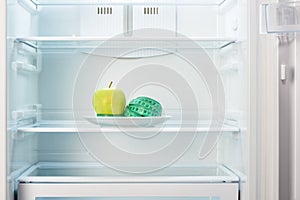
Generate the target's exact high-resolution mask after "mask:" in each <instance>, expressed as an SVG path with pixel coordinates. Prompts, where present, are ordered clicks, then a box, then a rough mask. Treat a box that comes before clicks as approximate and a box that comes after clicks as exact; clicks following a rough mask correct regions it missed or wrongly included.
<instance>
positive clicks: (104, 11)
mask: <svg viewBox="0 0 300 200" xmlns="http://www.w3.org/2000/svg"><path fill="white" fill-rule="evenodd" d="M112 13H113V9H112V7H98V8H97V14H98V15H112Z"/></svg>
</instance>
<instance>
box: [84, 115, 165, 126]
mask: <svg viewBox="0 0 300 200" xmlns="http://www.w3.org/2000/svg"><path fill="white" fill-rule="evenodd" d="M170 118H171V117H170V116H160V117H85V119H86V120H87V121H89V122H91V123H93V124H96V125H100V126H131V127H132V126H133V127H137V126H155V125H157V124H162V123H164V122H165V121H167V120H168V119H170Z"/></svg>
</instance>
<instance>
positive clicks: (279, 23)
mask: <svg viewBox="0 0 300 200" xmlns="http://www.w3.org/2000/svg"><path fill="white" fill-rule="evenodd" d="M299 11H300V1H296V2H279V3H266V4H262V5H261V17H260V20H261V22H260V26H261V32H262V33H278V34H280V33H289V32H292V33H293V32H300V21H299V17H300V12H299Z"/></svg>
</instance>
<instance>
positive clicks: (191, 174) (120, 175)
mask: <svg viewBox="0 0 300 200" xmlns="http://www.w3.org/2000/svg"><path fill="white" fill-rule="evenodd" d="M18 181H19V182H31V183H39V182H47V183H49V182H52V183H53V182H54V183H60V182H63V183H74V182H75V183H87V182H88V183H122V182H125V183H140V182H143V183H152V182H155V183H159V182H164V183H172V182H173V183H181V182H185V183H186V182H198V183H207V182H209V183H237V182H239V178H238V177H237V176H236V175H235V174H233V173H232V172H231V171H230V170H229V169H227V168H226V167H224V166H222V165H212V164H210V165H209V164H206V165H204V164H203V165H200V166H171V167H167V168H163V169H161V170H158V171H155V172H151V173H143V174H139V173H136V174H130V173H126V172H119V171H116V170H113V169H110V168H107V167H105V166H103V165H101V164H99V163H86V164H79V163H47V162H46V163H38V164H36V165H34V166H32V167H31V168H29V169H28V170H27V171H26V172H24V174H23V175H21V176H20V177H19V179H18Z"/></svg>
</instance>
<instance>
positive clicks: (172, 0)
mask: <svg viewBox="0 0 300 200" xmlns="http://www.w3.org/2000/svg"><path fill="white" fill-rule="evenodd" d="M22 1H29V0H22ZM225 1H228V0H154V1H153V0H152V1H149V0H31V2H32V3H34V4H35V5H36V6H56V5H200V6H201V5H203V6H220V5H222V4H223V3H224V2H225Z"/></svg>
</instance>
